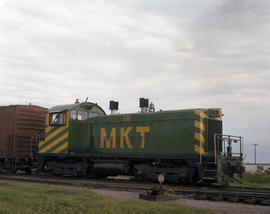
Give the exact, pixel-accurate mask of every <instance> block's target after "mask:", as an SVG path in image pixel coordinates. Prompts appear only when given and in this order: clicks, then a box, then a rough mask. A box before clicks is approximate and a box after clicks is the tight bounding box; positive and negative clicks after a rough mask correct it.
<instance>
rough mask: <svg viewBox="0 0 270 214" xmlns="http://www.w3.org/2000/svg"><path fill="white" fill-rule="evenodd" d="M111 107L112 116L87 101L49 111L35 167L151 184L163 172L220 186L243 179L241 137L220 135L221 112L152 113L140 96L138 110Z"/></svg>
mask: <svg viewBox="0 0 270 214" xmlns="http://www.w3.org/2000/svg"><path fill="white" fill-rule="evenodd" d="M110 104H111V105H110V109H111V110H112V112H113V113H114V114H112V115H106V114H105V112H104V110H103V109H102V108H101V107H99V106H98V105H97V104H94V103H90V102H85V103H78V102H76V103H75V104H71V105H62V106H55V107H53V108H51V109H49V111H48V113H47V118H46V137H45V140H44V141H42V142H40V143H39V154H38V169H39V170H40V171H43V172H46V173H52V174H56V175H74V176H78V175H82V176H97V177H107V176H114V175H132V176H135V178H137V179H150V180H157V177H158V175H159V174H163V175H164V176H165V181H170V182H175V183H198V182H204V183H212V182H219V183H224V182H226V181H228V178H236V177H239V176H241V175H242V173H243V166H242V162H243V159H242V154H243V153H242V151H241V150H242V148H243V146H242V143H243V142H242V138H241V137H237V136H228V135H227V136H225V135H223V134H222V112H221V109H220V108H210V109H188V110H174V111H158V112H154V108H153V106H152V108H150V110H148V100H146V99H143V98H142V99H141V100H140V107H141V108H142V112H140V113H133V114H117V109H118V103H116V102H111V103H110ZM151 105H152V104H151ZM236 143H238V146H239V147H240V149H238V152H237V153H234V152H233V150H232V144H236Z"/></svg>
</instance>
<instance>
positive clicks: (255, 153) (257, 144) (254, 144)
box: [252, 143, 259, 165]
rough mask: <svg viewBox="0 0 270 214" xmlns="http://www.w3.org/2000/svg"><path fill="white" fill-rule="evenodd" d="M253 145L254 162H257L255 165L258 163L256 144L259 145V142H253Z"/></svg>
mask: <svg viewBox="0 0 270 214" xmlns="http://www.w3.org/2000/svg"><path fill="white" fill-rule="evenodd" d="M252 145H253V146H254V163H255V165H256V146H258V145H259V144H257V143H254V144H252Z"/></svg>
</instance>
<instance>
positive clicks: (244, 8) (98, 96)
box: [0, 0, 270, 163]
mask: <svg viewBox="0 0 270 214" xmlns="http://www.w3.org/2000/svg"><path fill="white" fill-rule="evenodd" d="M269 23H270V1H269V0H219V1H217V0H167V1H164V0H136V1H132V0H114V1H109V0H92V1H88V0H76V1H72V0H53V1H52V0H46V1H45V0H24V1H16V0H0V105H11V104H29V103H32V104H34V105H40V106H43V107H47V108H50V107H52V106H55V105H59V104H68V103H73V102H74V101H75V99H76V98H79V99H80V100H81V101H85V100H86V98H87V97H88V101H91V102H95V103H98V104H99V105H100V106H101V107H102V108H103V109H104V110H105V111H106V112H107V113H109V110H108V106H109V101H110V100H116V101H119V111H120V112H121V113H127V112H129V113H130V112H138V110H139V108H138V104H139V98H140V97H144V98H149V100H150V101H151V102H153V103H154V104H155V107H156V109H158V110H159V109H163V110H174V109H189V108H212V107H213V108H215V107H220V108H222V109H223V114H224V118H223V132H224V134H233V135H241V136H243V137H244V140H245V157H246V159H245V161H246V162H254V146H253V145H252V144H254V143H257V144H259V146H258V147H257V162H264V163H266V162H267V163H270V155H269V153H270V140H269V139H270V138H269V134H268V133H269V131H270V113H269V112H270V111H269V110H270V25H269Z"/></svg>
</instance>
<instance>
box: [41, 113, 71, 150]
mask: <svg viewBox="0 0 270 214" xmlns="http://www.w3.org/2000/svg"><path fill="white" fill-rule="evenodd" d="M65 118H66V120H65V121H66V124H65V125H64V126H50V125H49V113H47V116H46V124H47V127H46V137H45V140H44V141H42V142H39V145H38V147H39V148H38V150H39V153H67V152H68V128H69V112H66V115H65Z"/></svg>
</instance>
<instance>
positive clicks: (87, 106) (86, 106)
mask: <svg viewBox="0 0 270 214" xmlns="http://www.w3.org/2000/svg"><path fill="white" fill-rule="evenodd" d="M70 110H82V111H83V110H85V111H90V112H94V113H99V114H103V115H105V114H106V113H105V111H104V110H103V109H102V108H101V107H100V106H99V105H97V104H96V103H90V102H85V103H75V104H68V105H58V106H54V107H52V108H50V109H49V112H61V111H70Z"/></svg>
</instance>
